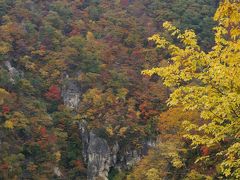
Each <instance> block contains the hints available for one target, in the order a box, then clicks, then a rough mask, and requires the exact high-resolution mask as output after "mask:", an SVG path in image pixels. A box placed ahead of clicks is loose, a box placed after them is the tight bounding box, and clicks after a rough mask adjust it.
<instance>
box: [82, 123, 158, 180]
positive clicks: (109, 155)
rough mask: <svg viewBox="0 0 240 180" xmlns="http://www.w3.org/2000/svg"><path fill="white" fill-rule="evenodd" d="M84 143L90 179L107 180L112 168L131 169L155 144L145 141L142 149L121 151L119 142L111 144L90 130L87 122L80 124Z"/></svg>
mask: <svg viewBox="0 0 240 180" xmlns="http://www.w3.org/2000/svg"><path fill="white" fill-rule="evenodd" d="M79 129H80V132H81V137H82V143H83V152H82V153H83V157H84V160H85V162H86V163H87V165H88V169H87V171H88V172H87V174H88V180H96V179H98V178H100V179H103V180H107V179H108V173H109V171H110V168H112V167H113V168H115V169H118V170H120V171H121V170H123V169H129V168H130V167H132V166H133V165H134V164H136V163H137V162H138V161H140V160H141V158H142V156H143V155H144V154H146V152H147V149H149V148H150V147H151V146H155V144H154V143H153V141H151V143H150V141H146V142H143V149H142V150H128V151H125V152H121V153H120V147H119V144H118V142H115V143H114V145H112V146H110V145H109V144H108V142H107V141H106V140H105V139H103V138H101V137H98V136H97V135H96V134H95V133H94V132H93V131H90V132H89V131H88V129H87V123H86V122H85V121H84V122H82V123H80V124H79Z"/></svg>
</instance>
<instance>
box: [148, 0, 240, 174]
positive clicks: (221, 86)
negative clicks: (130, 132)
mask: <svg viewBox="0 0 240 180" xmlns="http://www.w3.org/2000/svg"><path fill="white" fill-rule="evenodd" d="M239 12H240V2H239V1H236V0H235V1H234V0H233V1H229V0H224V1H222V2H221V3H220V6H219V8H218V10H217V12H216V14H215V16H214V19H215V20H217V21H218V23H219V25H218V26H217V27H216V28H215V46H214V47H213V48H212V50H211V51H210V52H204V51H202V50H201V48H200V47H199V46H198V44H197V38H196V35H195V33H194V32H193V31H192V30H185V31H184V32H183V33H182V32H181V31H180V30H178V29H177V28H176V27H175V26H173V25H172V24H171V23H169V22H166V23H164V28H165V29H166V31H167V32H169V33H170V35H171V36H174V37H176V38H177V39H178V40H179V41H180V42H181V43H182V45H180V46H179V45H175V44H172V43H171V42H170V41H168V40H167V39H166V38H164V37H161V36H160V35H154V36H152V37H151V38H150V40H153V41H155V42H156V44H157V47H158V48H165V49H167V50H168V51H169V53H170V55H171V58H170V59H168V62H169V64H168V66H166V67H158V68H153V69H150V70H145V71H143V73H144V74H147V75H152V74H157V75H159V76H161V77H162V78H163V80H164V84H165V85H166V86H168V87H170V88H171V89H173V92H172V94H171V96H170V99H169V100H168V104H169V105H170V106H175V105H180V106H182V107H183V108H184V109H185V110H188V111H189V110H197V111H199V112H200V115H201V118H202V119H204V123H203V124H201V125H199V124H194V123H193V122H191V121H188V122H185V125H186V130H188V131H189V133H188V134H186V135H185V137H186V138H189V139H191V140H192V145H193V146H194V147H197V146H199V145H205V146H207V147H210V148H211V147H216V146H218V147H220V148H219V149H218V152H217V153H215V154H214V157H215V158H218V156H220V157H221V158H220V159H221V162H219V166H220V167H221V173H222V174H224V176H225V177H227V178H235V179H239V178H240V171H239V170H240V134H239V132H240V108H239V107H240V93H239V92H240V91H239V90H240V76H239V74H240V65H239V64H240V38H239V37H240V29H239V27H240V13H239ZM186 120H189V119H186ZM192 132H196V133H194V134H193V133H192ZM226 142H227V143H226ZM222 143H225V146H221V144H222Z"/></svg>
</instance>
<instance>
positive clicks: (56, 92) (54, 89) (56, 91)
mask: <svg viewBox="0 0 240 180" xmlns="http://www.w3.org/2000/svg"><path fill="white" fill-rule="evenodd" d="M45 97H46V98H47V99H48V100H52V101H58V100H60V99H61V90H60V88H59V87H58V86H57V85H52V86H51V87H50V88H49V90H48V92H47V93H46V94H45Z"/></svg>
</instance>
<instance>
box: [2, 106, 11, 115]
mask: <svg viewBox="0 0 240 180" xmlns="http://www.w3.org/2000/svg"><path fill="white" fill-rule="evenodd" d="M9 112H10V108H9V107H8V105H3V106H2V113H3V114H7V113H9Z"/></svg>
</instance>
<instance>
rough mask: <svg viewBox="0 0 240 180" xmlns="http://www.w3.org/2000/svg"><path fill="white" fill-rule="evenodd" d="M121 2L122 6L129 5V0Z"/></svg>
mask: <svg viewBox="0 0 240 180" xmlns="http://www.w3.org/2000/svg"><path fill="white" fill-rule="evenodd" d="M120 3H121V5H122V6H127V5H128V3H129V1H128V0H121V2H120Z"/></svg>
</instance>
